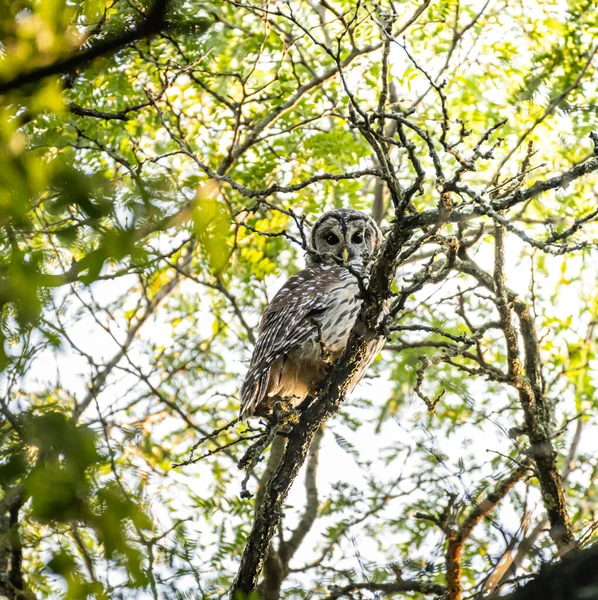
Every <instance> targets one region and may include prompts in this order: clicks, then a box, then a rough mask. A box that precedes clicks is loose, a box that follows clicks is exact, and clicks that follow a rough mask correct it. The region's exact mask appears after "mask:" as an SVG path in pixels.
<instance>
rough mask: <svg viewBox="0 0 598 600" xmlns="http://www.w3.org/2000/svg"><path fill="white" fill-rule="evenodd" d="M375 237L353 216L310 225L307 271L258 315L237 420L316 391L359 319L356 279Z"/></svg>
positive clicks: (361, 216)
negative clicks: (311, 227) (253, 344)
mask: <svg viewBox="0 0 598 600" xmlns="http://www.w3.org/2000/svg"><path fill="white" fill-rule="evenodd" d="M382 239H383V238H382V232H381V231H380V229H379V228H378V226H377V225H376V223H375V222H374V221H373V220H372V219H371V218H370V217H368V216H367V215H366V214H365V213H363V212H361V211H358V210H350V209H338V210H332V211H329V212H326V213H324V214H323V215H322V216H321V217H320V218H319V219H318V220H317V222H316V224H315V225H314V227H313V229H312V231H311V235H310V239H309V246H310V249H309V252H308V258H307V267H306V268H305V269H303V270H302V271H300V272H299V273H297V274H296V275H294V276H293V277H291V278H290V279H289V280H288V281H287V282H286V283H285V284H284V285H283V286H282V288H281V289H280V290H279V291H278V293H277V294H276V295H275V296H274V298H273V299H272V301H271V302H270V304H269V305H268V307H267V308H266V310H265V312H264V314H263V316H262V319H261V322H260V325H259V329H258V340H257V343H256V345H255V348H254V351H253V355H252V357H251V362H250V365H249V369H248V371H247V374H246V376H245V380H244V381H243V386H242V388H241V412H240V416H241V419H242V420H247V418H249V417H251V416H254V415H255V416H262V415H267V414H269V413H271V412H272V407H273V404H274V402H275V401H276V400H277V399H283V400H285V401H287V402H289V403H290V404H291V405H292V406H297V405H299V404H300V403H301V402H302V401H303V400H304V399H305V398H306V397H307V396H308V395H309V396H313V395H314V394H315V393H316V390H317V388H318V384H319V383H320V382H321V381H322V380H323V379H324V377H325V376H326V371H327V369H328V367H329V366H330V365H331V364H332V363H333V362H334V361H335V360H336V359H337V358H339V357H340V356H341V354H342V353H343V351H344V350H345V347H346V345H347V342H348V340H349V334H350V333H351V330H352V328H353V325H354V324H355V321H356V319H357V316H358V315H359V311H360V308H361V304H362V301H363V300H362V298H361V297H360V294H359V291H360V290H359V285H358V279H357V277H356V275H355V273H357V274H360V275H363V274H366V273H367V269H368V266H369V264H370V263H371V261H372V259H373V258H374V257H375V255H376V253H377V251H378V248H379V247H380V244H381V242H382ZM383 342H384V338H381V339H380V338H377V339H374V340H372V341H371V342H370V348H369V352H368V360H367V361H364V363H363V368H362V369H360V370H359V371H357V372H356V373H355V374H354V375H353V377H352V379H351V381H350V382H349V387H348V390H349V391H351V390H352V389H353V388H354V387H355V386H356V385H357V384H358V383H359V382H360V381H361V379H362V378H363V376H364V375H365V372H366V370H367V367H368V366H369V364H370V363H371V361H372V360H373V359H374V358H375V356H376V355H377V354H378V352H379V350H380V348H381V346H382V344H383Z"/></svg>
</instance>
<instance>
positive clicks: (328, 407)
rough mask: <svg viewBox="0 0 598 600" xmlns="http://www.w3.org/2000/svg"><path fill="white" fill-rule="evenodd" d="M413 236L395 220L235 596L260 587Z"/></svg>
mask: <svg viewBox="0 0 598 600" xmlns="http://www.w3.org/2000/svg"><path fill="white" fill-rule="evenodd" d="M409 237H410V232H409V231H408V230H405V229H403V228H402V226H401V224H400V223H395V226H394V227H393V229H392V230H391V232H390V234H389V236H388V237H387V239H386V241H385V243H384V246H383V249H382V251H381V254H380V256H379V257H378V259H377V260H376V262H375V263H374V266H373V269H372V277H371V283H370V285H369V287H368V290H367V298H366V300H365V301H364V304H363V307H362V310H361V314H360V319H359V320H358V322H357V324H356V327H355V328H354V329H353V331H352V333H351V336H350V339H349V343H348V345H347V349H346V351H345V352H344V354H343V356H341V358H340V359H339V360H338V361H336V363H335V364H334V365H333V367H332V368H331V369H330V372H329V373H328V375H327V377H326V379H325V380H324V381H323V383H322V384H321V385H320V388H319V390H318V393H317V401H315V402H311V404H309V405H308V406H307V407H306V408H305V409H304V411H303V412H302V414H301V417H300V419H299V423H298V424H297V425H295V426H294V428H293V430H292V432H291V433H290V434H289V436H288V442H287V446H286V449H285V453H284V455H283V457H282V460H281V461H280V463H279V464H278V467H277V468H276V471H275V472H274V474H273V475H272V477H271V478H270V480H269V481H268V483H267V484H266V487H265V489H264V495H263V498H262V500H261V502H260V506H259V509H258V512H257V515H256V519H255V523H254V525H253V529H252V531H251V533H250V535H249V538H248V539H247V544H246V546H245V550H244V552H243V556H242V558H241V564H240V566H239V571H238V573H237V577H236V579H235V582H234V584H233V586H232V589H231V599H232V600H236V599H237V598H239V597H241V598H243V597H245V596H247V595H248V594H250V593H251V592H252V591H253V590H254V589H255V588H256V586H257V582H258V577H259V574H260V572H261V571H262V568H263V565H264V561H265V560H266V556H267V553H268V548H269V546H270V542H271V540H272V537H273V535H274V532H275V530H276V528H277V527H278V525H279V523H280V519H281V513H282V505H283V502H284V501H285V499H286V497H287V495H288V493H289V490H290V488H291V485H292V484H293V481H294V480H295V478H296V477H297V473H298V472H299V469H300V468H301V466H302V465H303V463H304V461H305V459H306V457H307V453H308V451H309V448H310V446H311V444H312V442H313V439H314V436H315V435H316V433H317V432H318V430H319V429H320V428H321V427H322V425H323V424H324V423H325V422H326V421H327V420H328V419H329V418H330V417H331V416H332V415H334V414H336V413H337V412H338V410H339V409H340V407H341V404H342V403H343V401H344V399H345V395H346V393H347V388H348V385H349V381H350V379H351V376H352V375H353V373H355V371H356V370H357V369H359V368H360V366H361V365H362V364H363V363H364V362H365V361H366V360H367V358H368V354H369V340H370V339H371V335H375V334H372V333H370V334H369V336H370V337H369V338H368V334H367V333H363V332H374V331H376V329H377V327H378V322H379V319H380V316H381V315H382V313H383V309H384V303H385V300H386V299H387V297H388V296H389V295H390V286H391V284H392V281H393V279H394V273H395V266H396V261H397V256H398V254H399V251H400V250H401V248H402V247H403V245H404V244H405V242H406V241H407V240H408V239H409Z"/></svg>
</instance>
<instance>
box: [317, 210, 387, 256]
mask: <svg viewBox="0 0 598 600" xmlns="http://www.w3.org/2000/svg"><path fill="white" fill-rule="evenodd" d="M381 240H382V234H381V232H380V229H379V228H378V226H377V225H376V223H375V222H374V221H373V220H372V219H371V218H370V217H368V216H367V215H366V214H365V213H362V212H360V211H357V210H351V209H338V210H333V211H329V212H327V213H324V214H323V215H322V216H321V217H320V218H319V219H318V221H317V223H316V224H315V225H314V228H313V230H312V234H311V239H310V242H311V244H310V245H311V247H312V249H313V250H315V251H316V252H317V253H318V254H319V256H318V255H316V256H313V255H312V256H308V264H313V263H324V264H345V265H348V266H352V267H356V268H360V267H362V266H363V265H364V264H365V263H366V262H367V261H369V260H371V258H372V257H373V256H374V254H375V252H376V250H377V248H378V246H379V245H380V242H381Z"/></svg>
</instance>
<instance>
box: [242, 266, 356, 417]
mask: <svg viewBox="0 0 598 600" xmlns="http://www.w3.org/2000/svg"><path fill="white" fill-rule="evenodd" d="M351 277H352V276H351V275H350V273H349V271H347V269H344V268H342V267H337V266H334V265H333V266H330V265H316V266H313V267H308V268H307V269H303V271H300V272H299V273H297V274H296V275H294V276H293V277H291V278H290V279H289V280H288V281H287V282H286V283H285V284H284V285H283V286H282V288H281V289H280V290H279V292H278V293H277V294H276V296H274V298H273V299H272V301H271V302H270V304H269V305H268V307H267V308H266V310H265V312H264V315H263V316H262V320H261V322H260V326H259V329H258V334H259V336H258V340H257V343H256V345H255V348H254V350H253V355H252V357H251V363H250V365H249V370H248V371H247V375H246V376H245V380H244V381H243V387H242V388H241V417H242V418H245V417H247V416H250V415H252V414H253V413H254V412H255V409H256V408H257V407H258V406H259V405H260V403H261V402H262V401H263V399H264V396H265V395H266V392H267V386H268V380H269V377H270V368H271V367H272V365H273V363H274V362H276V361H277V360H278V359H279V358H282V357H283V356H284V355H286V354H288V353H289V352H290V351H291V350H292V349H293V348H296V347H298V346H301V345H302V344H304V343H305V342H307V341H308V340H310V339H313V338H317V336H318V328H317V326H316V324H315V322H314V320H313V319H312V318H310V317H315V316H316V315H319V314H321V313H322V312H324V311H326V310H327V309H329V308H331V307H332V306H333V305H334V303H335V300H336V298H335V295H334V293H332V292H333V291H334V288H336V287H338V286H339V284H340V285H343V284H345V283H346V281H345V280H348V279H349V278H351ZM347 282H348V281H347Z"/></svg>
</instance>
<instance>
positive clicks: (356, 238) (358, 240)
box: [351, 231, 363, 244]
mask: <svg viewBox="0 0 598 600" xmlns="http://www.w3.org/2000/svg"><path fill="white" fill-rule="evenodd" d="M361 242H363V233H361V231H357V232H356V233H354V234H353V237H352V238H351V243H353V244H361Z"/></svg>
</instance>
